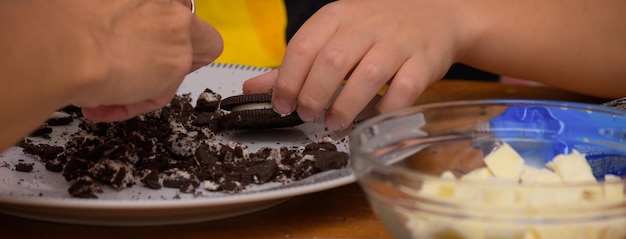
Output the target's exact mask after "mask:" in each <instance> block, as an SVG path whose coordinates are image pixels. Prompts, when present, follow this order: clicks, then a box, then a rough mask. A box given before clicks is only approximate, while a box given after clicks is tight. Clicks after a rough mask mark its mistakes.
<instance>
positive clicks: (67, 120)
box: [46, 111, 74, 126]
mask: <svg viewBox="0 0 626 239" xmlns="http://www.w3.org/2000/svg"><path fill="white" fill-rule="evenodd" d="M72 121H74V117H73V116H72V115H71V114H69V113H65V112H61V111H58V112H54V113H53V114H52V116H50V118H48V120H47V121H46V124H48V125H50V126H62V125H69V124H71V123H72Z"/></svg>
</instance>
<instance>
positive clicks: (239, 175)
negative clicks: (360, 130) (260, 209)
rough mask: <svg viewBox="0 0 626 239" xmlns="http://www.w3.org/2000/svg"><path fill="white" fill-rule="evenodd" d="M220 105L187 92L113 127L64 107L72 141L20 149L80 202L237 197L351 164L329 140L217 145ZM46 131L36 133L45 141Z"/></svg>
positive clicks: (214, 98)
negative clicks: (143, 190)
mask: <svg viewBox="0 0 626 239" xmlns="http://www.w3.org/2000/svg"><path fill="white" fill-rule="evenodd" d="M221 100H222V97H221V96H220V95H219V94H217V93H215V92H213V91H211V90H210V89H206V90H205V91H204V92H203V93H202V94H200V96H199V97H198V98H197V99H196V102H195V106H194V104H192V99H191V97H190V95H189V94H186V95H176V96H175V97H174V99H173V100H172V101H171V102H170V103H169V104H168V105H167V106H165V107H164V108H162V109H160V110H157V111H154V112H150V113H147V114H143V115H140V116H137V117H135V118H132V119H130V120H127V121H123V122H114V123H97V122H92V121H89V120H86V119H84V118H82V115H81V114H80V110H78V111H77V108H76V107H66V108H64V109H62V110H61V111H60V112H61V113H59V114H56V115H62V116H65V117H64V118H67V115H71V116H72V118H73V120H76V121H78V127H79V130H78V131H77V132H76V133H74V134H73V135H71V137H70V140H69V141H68V142H66V143H65V144H64V145H63V146H55V145H48V144H35V143H34V142H33V141H31V140H28V139H25V140H24V141H23V142H21V143H20V144H19V145H18V146H20V147H22V148H23V152H24V153H26V154H28V155H33V156H35V157H36V158H37V159H38V161H40V162H42V163H43V164H44V165H45V168H46V169H47V170H49V171H53V172H59V173H61V174H62V175H63V177H64V178H65V180H67V181H68V182H69V183H70V187H69V188H68V192H69V193H70V194H71V195H72V196H73V197H78V198H97V197H98V194H100V193H102V192H103V190H102V187H104V186H108V187H112V188H114V189H116V190H123V189H125V188H128V187H133V186H142V187H147V188H151V189H155V190H158V189H161V188H176V189H178V190H179V191H180V192H183V193H197V192H199V190H208V191H213V192H225V193H238V192H241V191H242V190H245V189H246V187H247V186H249V185H252V184H264V183H268V182H288V181H291V180H300V179H303V178H306V177H309V176H311V175H314V174H317V173H320V172H323V171H328V170H332V169H339V168H342V167H345V166H346V165H347V164H348V159H349V156H348V154H347V153H346V152H341V151H338V150H337V147H336V145H335V143H334V142H333V141H332V140H330V139H326V140H321V141H319V142H310V143H308V144H307V145H302V146H300V147H285V146H282V147H275V148H270V147H264V148H261V149H259V150H258V151H256V152H250V151H249V149H248V146H247V145H244V144H241V143H238V142H228V143H220V142H218V141H217V140H215V138H216V135H217V134H220V133H222V131H223V130H224V128H223V126H222V125H223V122H222V121H221V120H222V117H223V116H224V115H227V114H229V113H230V112H228V111H225V110H223V109H220V108H219V104H220V101H221ZM54 120H55V122H54V123H55V124H59V122H58V121H59V120H58V119H54ZM63 122H64V123H71V121H70V122H67V121H63ZM43 128H48V127H47V126H46V125H44V126H43V127H42V129H43ZM48 131H49V130H40V129H39V130H38V131H37V132H36V134H33V135H31V136H33V137H47V134H46V133H45V132H48Z"/></svg>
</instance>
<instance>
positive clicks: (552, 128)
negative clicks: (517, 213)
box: [489, 103, 626, 178]
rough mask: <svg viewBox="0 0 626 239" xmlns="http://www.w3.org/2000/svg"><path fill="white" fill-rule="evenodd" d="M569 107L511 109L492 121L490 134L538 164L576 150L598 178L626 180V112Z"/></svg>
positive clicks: (580, 105)
mask: <svg viewBox="0 0 626 239" xmlns="http://www.w3.org/2000/svg"><path fill="white" fill-rule="evenodd" d="M568 105H569V106H567V107H566V106H565V105H563V107H561V106H559V107H554V106H511V107H509V108H508V109H506V110H505V111H504V112H503V113H502V114H501V115H499V116H497V117H494V118H493V119H491V120H490V121H489V126H490V131H492V132H493V133H494V135H495V137H497V138H500V139H502V141H504V142H507V143H508V144H510V145H511V147H513V148H514V149H515V150H516V151H517V152H518V153H519V154H520V155H521V156H522V157H524V158H525V159H526V158H532V159H535V161H537V163H538V164H539V163H543V164H545V163H546V162H548V161H549V160H551V159H552V158H554V156H556V155H558V154H569V153H571V152H572V150H574V149H575V150H577V151H579V152H580V153H582V154H584V155H585V157H586V158H587V160H588V162H589V164H590V165H591V166H592V168H593V169H594V174H595V175H596V177H598V178H601V177H602V176H604V175H605V174H615V175H620V176H626V112H620V111H617V110H613V109H610V108H605V107H602V106H597V107H594V108H593V110H585V108H584V107H585V106H583V105H582V104H578V103H568ZM602 110H604V112H603V111H602ZM605 112H607V113H605ZM608 112H610V113H608ZM616 113H617V114H616ZM611 146H617V147H611Z"/></svg>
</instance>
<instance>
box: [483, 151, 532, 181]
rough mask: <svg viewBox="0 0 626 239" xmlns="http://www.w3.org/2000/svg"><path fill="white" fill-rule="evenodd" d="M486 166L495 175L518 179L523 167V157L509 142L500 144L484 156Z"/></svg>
mask: <svg viewBox="0 0 626 239" xmlns="http://www.w3.org/2000/svg"><path fill="white" fill-rule="evenodd" d="M485 164H487V168H489V170H491V172H493V174H494V175H495V176H496V177H499V178H503V179H509V180H518V179H519V177H520V175H521V174H522V170H523V169H524V159H523V158H522V156H520V155H519V154H518V153H517V152H515V149H513V148H512V147H511V146H510V145H509V144H506V143H504V144H502V145H501V146H500V147H499V148H498V149H496V150H495V151H493V152H491V153H490V154H488V155H487V156H486V157H485Z"/></svg>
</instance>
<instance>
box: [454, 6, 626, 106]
mask: <svg viewBox="0 0 626 239" xmlns="http://www.w3.org/2000/svg"><path fill="white" fill-rule="evenodd" d="M473 5H474V6H471V7H469V9H471V10H472V11H473V12H474V15H473V17H472V18H471V19H472V21H471V22H470V23H471V24H473V26H474V27H475V28H476V29H477V30H478V32H479V34H478V35H476V36H474V37H475V38H474V39H473V40H472V42H470V44H468V45H469V46H471V47H469V48H467V49H466V51H465V52H464V54H463V55H462V56H460V61H461V62H464V63H467V64H469V65H472V66H475V67H478V68H482V69H485V70H489V71H492V72H495V73H499V74H503V75H509V76H515V77H520V78H524V79H530V80H536V81H539V82H543V83H545V84H548V85H553V86H558V87H561V88H564V89H569V90H573V91H578V92H582V93H586V94H590V95H595V96H599V97H605V98H617V97H623V96H625V95H626V19H625V18H624V12H626V2H624V1H620V0H603V1H589V0H570V1H558V0H553V1H552V0H548V1H546V0H526V1H497V0H496V1H492V0H486V1H480V2H475V3H474V4H473Z"/></svg>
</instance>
